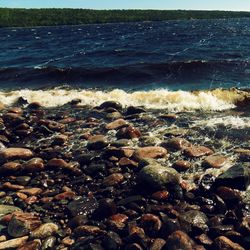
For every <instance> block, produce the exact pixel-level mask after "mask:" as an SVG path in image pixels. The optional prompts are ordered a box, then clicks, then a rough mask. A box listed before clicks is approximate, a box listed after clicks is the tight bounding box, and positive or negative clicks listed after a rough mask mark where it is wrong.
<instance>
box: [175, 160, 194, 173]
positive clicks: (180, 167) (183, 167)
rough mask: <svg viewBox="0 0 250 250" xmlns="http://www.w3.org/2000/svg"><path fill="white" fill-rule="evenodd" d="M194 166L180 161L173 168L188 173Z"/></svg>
mask: <svg viewBox="0 0 250 250" xmlns="http://www.w3.org/2000/svg"><path fill="white" fill-rule="evenodd" d="M191 166H192V164H191V163H190V162H189V161H184V160H179V161H176V162H175V163H174V164H173V168H174V169H176V170H177V171H180V172H181V171H186V170H188V169H189V168H191Z"/></svg>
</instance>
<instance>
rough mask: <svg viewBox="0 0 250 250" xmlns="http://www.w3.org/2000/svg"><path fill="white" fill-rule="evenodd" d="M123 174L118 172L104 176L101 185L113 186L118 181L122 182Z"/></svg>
mask: <svg viewBox="0 0 250 250" xmlns="http://www.w3.org/2000/svg"><path fill="white" fill-rule="evenodd" d="M123 180H124V176H123V175H122V174H120V173H114V174H111V175H109V176H107V177H105V178H104V180H103V185H104V186H115V185H118V184H119V183H121V182H123Z"/></svg>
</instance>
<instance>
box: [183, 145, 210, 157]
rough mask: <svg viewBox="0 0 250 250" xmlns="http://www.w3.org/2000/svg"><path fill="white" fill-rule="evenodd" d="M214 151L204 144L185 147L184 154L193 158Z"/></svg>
mask: <svg viewBox="0 0 250 250" xmlns="http://www.w3.org/2000/svg"><path fill="white" fill-rule="evenodd" d="M213 153H214V152H213V150H211V149H210V148H207V147H204V146H191V147H188V148H185V149H184V154H185V155H187V156H189V157H191V158H196V157H201V156H204V155H211V154H213Z"/></svg>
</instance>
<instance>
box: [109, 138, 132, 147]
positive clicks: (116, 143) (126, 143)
mask: <svg viewBox="0 0 250 250" xmlns="http://www.w3.org/2000/svg"><path fill="white" fill-rule="evenodd" d="M110 145H111V146H113V147H117V148H120V147H126V146H132V145H133V143H132V141H131V140H129V139H120V140H116V141H113V142H112V143H111V144H110Z"/></svg>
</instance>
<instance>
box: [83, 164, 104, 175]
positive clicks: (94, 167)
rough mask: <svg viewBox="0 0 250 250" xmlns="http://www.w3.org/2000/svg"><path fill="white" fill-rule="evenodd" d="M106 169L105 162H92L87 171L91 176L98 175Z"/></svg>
mask: <svg viewBox="0 0 250 250" xmlns="http://www.w3.org/2000/svg"><path fill="white" fill-rule="evenodd" d="M105 171H106V165H105V164H104V163H90V164H89V165H88V166H87V168H86V169H85V172H86V173H87V174H88V175H91V176H93V175H96V174H98V173H104V172H105Z"/></svg>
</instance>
